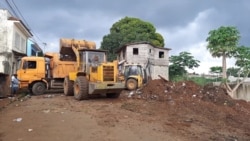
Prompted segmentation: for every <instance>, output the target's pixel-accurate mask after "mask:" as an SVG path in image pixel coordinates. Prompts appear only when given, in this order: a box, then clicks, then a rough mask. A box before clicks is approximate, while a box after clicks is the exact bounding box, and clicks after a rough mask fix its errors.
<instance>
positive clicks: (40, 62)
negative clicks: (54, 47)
mask: <svg viewBox="0 0 250 141" xmlns="http://www.w3.org/2000/svg"><path fill="white" fill-rule="evenodd" d="M45 67H46V61H45V58H44V57H23V58H22V59H21V62H20V65H19V69H18V70H17V77H18V80H19V82H20V83H19V87H20V88H28V89H29V90H30V91H33V92H34V93H39V91H44V89H45V88H46V85H47V83H46V80H45V78H46V71H45ZM38 82H39V83H38ZM35 83H38V84H36V85H34V84H35ZM32 89H33V90H32Z"/></svg>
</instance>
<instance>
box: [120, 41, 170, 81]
mask: <svg viewBox="0 0 250 141" xmlns="http://www.w3.org/2000/svg"><path fill="white" fill-rule="evenodd" d="M170 50H171V49H170V48H163V47H156V46H153V45H152V44H150V43H148V42H137V43H131V44H126V45H124V46H122V47H120V48H119V49H118V51H117V54H118V55H117V57H118V58H117V59H118V61H119V62H122V61H125V63H131V64H132V63H134V64H140V65H142V66H143V67H144V68H145V69H146V71H147V75H148V76H150V77H151V78H152V79H153V80H154V79H159V75H160V76H162V77H164V78H165V79H167V80H168V79H169V72H168V71H169V51H170Z"/></svg>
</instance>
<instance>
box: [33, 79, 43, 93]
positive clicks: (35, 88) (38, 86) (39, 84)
mask: <svg viewBox="0 0 250 141" xmlns="http://www.w3.org/2000/svg"><path fill="white" fill-rule="evenodd" d="M45 90H46V87H45V85H44V83H42V82H36V83H35V84H34V85H33V86H32V94H34V95H41V94H43V93H44V92H45Z"/></svg>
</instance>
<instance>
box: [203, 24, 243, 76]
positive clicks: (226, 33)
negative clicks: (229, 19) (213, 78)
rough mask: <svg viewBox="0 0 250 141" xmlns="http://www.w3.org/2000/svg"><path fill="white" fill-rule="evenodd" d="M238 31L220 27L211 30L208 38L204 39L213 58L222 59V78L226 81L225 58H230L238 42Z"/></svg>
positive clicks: (229, 27)
mask: <svg viewBox="0 0 250 141" xmlns="http://www.w3.org/2000/svg"><path fill="white" fill-rule="evenodd" d="M239 38H240V36H239V31H238V30H237V29H236V27H232V26H228V27H224V26H221V27H220V28H218V29H215V30H211V31H210V32H209V37H208V38H207V39H206V41H207V42H208V45H207V49H208V50H209V52H210V53H211V54H212V56H213V57H222V78H223V79H226V78H227V74H226V68H227V67H226V58H230V57H232V55H233V53H234V51H235V49H236V48H237V45H238V42H239Z"/></svg>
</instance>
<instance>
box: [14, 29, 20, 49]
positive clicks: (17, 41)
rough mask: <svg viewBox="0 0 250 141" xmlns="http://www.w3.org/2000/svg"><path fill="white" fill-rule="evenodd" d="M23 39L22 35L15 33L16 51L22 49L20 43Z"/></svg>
mask: <svg viewBox="0 0 250 141" xmlns="http://www.w3.org/2000/svg"><path fill="white" fill-rule="evenodd" d="M20 38H21V37H20V35H19V34H18V33H17V32H16V33H15V48H16V49H21V48H20V47H21V46H20V41H21V39H20Z"/></svg>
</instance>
